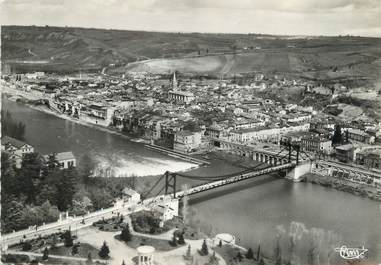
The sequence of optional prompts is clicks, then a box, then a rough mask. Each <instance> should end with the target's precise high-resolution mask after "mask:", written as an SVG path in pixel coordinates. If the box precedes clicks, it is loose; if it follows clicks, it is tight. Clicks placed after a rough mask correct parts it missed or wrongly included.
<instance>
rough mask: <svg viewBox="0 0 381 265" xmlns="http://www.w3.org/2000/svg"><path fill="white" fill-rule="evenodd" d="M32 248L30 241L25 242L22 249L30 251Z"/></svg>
mask: <svg viewBox="0 0 381 265" xmlns="http://www.w3.org/2000/svg"><path fill="white" fill-rule="evenodd" d="M31 249H32V244H31V243H30V242H28V241H27V242H24V243H23V244H22V251H29V250H31Z"/></svg>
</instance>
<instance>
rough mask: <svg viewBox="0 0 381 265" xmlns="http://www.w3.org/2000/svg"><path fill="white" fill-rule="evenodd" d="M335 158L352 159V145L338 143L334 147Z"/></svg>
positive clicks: (346, 160) (344, 160)
mask: <svg viewBox="0 0 381 265" xmlns="http://www.w3.org/2000/svg"><path fill="white" fill-rule="evenodd" d="M335 154H336V158H337V159H338V160H339V161H340V162H344V163H347V162H350V161H353V155H354V147H353V145H352V144H345V145H339V146H336V147H335Z"/></svg>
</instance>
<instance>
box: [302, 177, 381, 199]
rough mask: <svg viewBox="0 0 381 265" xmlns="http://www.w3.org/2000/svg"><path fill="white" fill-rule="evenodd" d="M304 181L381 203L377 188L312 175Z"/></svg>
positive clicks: (380, 191)
mask: <svg viewBox="0 0 381 265" xmlns="http://www.w3.org/2000/svg"><path fill="white" fill-rule="evenodd" d="M304 181H305V182H309V183H313V184H318V185H321V186H324V187H330V188H333V189H336V190H339V191H344V192H349V193H352V194H354V195H357V196H361V197H364V198H369V199H372V200H375V201H379V202H381V190H380V189H377V188H376V187H371V186H368V185H365V184H359V183H355V182H351V181H348V180H343V179H337V178H333V177H329V176H322V175H317V174H312V173H310V174H306V175H305V176H304Z"/></svg>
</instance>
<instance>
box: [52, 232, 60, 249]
mask: <svg viewBox="0 0 381 265" xmlns="http://www.w3.org/2000/svg"><path fill="white" fill-rule="evenodd" d="M57 243H58V238H57V235H56V234H53V238H52V243H51V244H50V248H55V247H56V246H57Z"/></svg>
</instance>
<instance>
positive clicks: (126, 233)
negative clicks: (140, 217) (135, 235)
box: [120, 224, 132, 242]
mask: <svg viewBox="0 0 381 265" xmlns="http://www.w3.org/2000/svg"><path fill="white" fill-rule="evenodd" d="M120 239H122V240H123V241H124V242H128V241H131V239H132V235H131V231H130V226H129V225H128V224H126V226H125V227H123V229H122V232H121V233H120Z"/></svg>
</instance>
